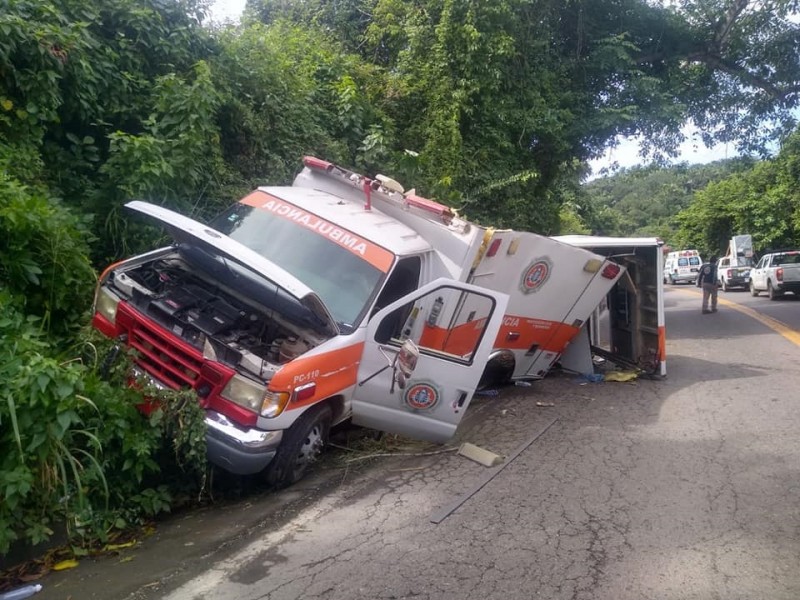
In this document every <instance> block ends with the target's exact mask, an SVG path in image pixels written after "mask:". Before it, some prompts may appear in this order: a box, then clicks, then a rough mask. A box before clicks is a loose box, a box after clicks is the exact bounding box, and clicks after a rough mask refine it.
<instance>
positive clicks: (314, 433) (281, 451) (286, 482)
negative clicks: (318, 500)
mask: <svg viewBox="0 0 800 600" xmlns="http://www.w3.org/2000/svg"><path fill="white" fill-rule="evenodd" d="M331 417H332V413H331V407H330V406H328V405H322V406H319V407H315V408H310V409H309V410H307V411H306V412H304V413H303V414H302V415H300V418H299V419H298V420H297V422H296V423H295V424H294V425H292V426H291V427H290V428H289V429H287V430H286V433H285V437H284V438H283V441H282V442H281V445H280V446H279V447H278V452H277V453H276V454H275V458H273V459H272V462H271V463H270V464H269V466H268V467H267V470H266V478H267V483H269V484H270V485H272V486H274V487H276V488H278V489H280V488H285V487H288V486H290V485H292V484H293V483H297V482H298V481H300V480H301V479H302V478H303V477H304V476H305V474H306V473H307V472H308V470H309V467H310V466H311V465H312V464H313V463H314V461H316V460H317V458H318V457H319V455H320V453H321V452H322V448H323V447H324V446H325V444H326V443H327V442H328V433H329V431H330V428H331Z"/></svg>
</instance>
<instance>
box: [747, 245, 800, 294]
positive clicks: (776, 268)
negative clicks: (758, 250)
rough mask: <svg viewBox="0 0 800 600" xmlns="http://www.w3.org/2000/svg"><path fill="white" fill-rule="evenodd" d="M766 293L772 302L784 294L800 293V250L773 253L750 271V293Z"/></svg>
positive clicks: (764, 257) (763, 258)
mask: <svg viewBox="0 0 800 600" xmlns="http://www.w3.org/2000/svg"><path fill="white" fill-rule="evenodd" d="M762 291H766V292H767V296H769V299H770V300H775V299H776V298H779V297H780V296H782V295H783V294H784V292H793V293H795V294H797V293H799V292H800V250H789V251H784V252H772V253H770V254H765V255H764V256H762V257H761V260H759V261H758V264H756V266H755V267H753V269H752V270H751V271H750V293H751V294H752V295H753V296H758V294H759V292H762Z"/></svg>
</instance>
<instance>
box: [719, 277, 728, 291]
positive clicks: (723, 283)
mask: <svg viewBox="0 0 800 600" xmlns="http://www.w3.org/2000/svg"><path fill="white" fill-rule="evenodd" d="M720 283H722V291H723V292H727V291H728V290H729V289H730V288H729V287H728V282H727V281H725V280H724V279H722V280H721V282H720Z"/></svg>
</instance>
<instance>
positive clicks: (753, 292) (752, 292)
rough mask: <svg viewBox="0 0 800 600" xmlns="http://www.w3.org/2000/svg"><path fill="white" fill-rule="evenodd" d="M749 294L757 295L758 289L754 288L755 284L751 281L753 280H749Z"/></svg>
mask: <svg viewBox="0 0 800 600" xmlns="http://www.w3.org/2000/svg"><path fill="white" fill-rule="evenodd" d="M750 295H751V296H758V290H757V289H756V284H755V283H753V280H752V279H751V280H750Z"/></svg>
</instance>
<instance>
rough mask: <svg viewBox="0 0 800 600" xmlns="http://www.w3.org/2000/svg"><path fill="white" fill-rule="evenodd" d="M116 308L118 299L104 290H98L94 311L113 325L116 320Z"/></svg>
mask: <svg viewBox="0 0 800 600" xmlns="http://www.w3.org/2000/svg"><path fill="white" fill-rule="evenodd" d="M117 306H119V298H117V296H115V295H114V294H112V293H111V292H110V291H109V290H107V289H106V288H104V287H103V288H100V291H99V292H98V294H97V302H95V306H94V310H95V311H96V312H99V313H100V314H101V315H103V316H104V317H105V318H106V319H108V320H109V321H110V322H111V323H114V322H115V321H116V319H117Z"/></svg>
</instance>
